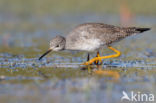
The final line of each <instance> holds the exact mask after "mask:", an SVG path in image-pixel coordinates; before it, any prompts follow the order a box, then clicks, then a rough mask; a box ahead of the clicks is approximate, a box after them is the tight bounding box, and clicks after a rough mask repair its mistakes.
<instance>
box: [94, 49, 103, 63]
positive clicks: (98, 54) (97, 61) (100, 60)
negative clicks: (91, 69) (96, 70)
mask: <svg viewBox="0 0 156 103" xmlns="http://www.w3.org/2000/svg"><path fill="white" fill-rule="evenodd" d="M96 57H100V53H99V51H98V52H97V55H96ZM99 62H100V63H102V59H99V60H96V61H95V62H94V63H95V64H98V63H99Z"/></svg>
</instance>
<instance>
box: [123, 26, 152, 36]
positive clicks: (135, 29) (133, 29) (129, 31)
mask: <svg viewBox="0 0 156 103" xmlns="http://www.w3.org/2000/svg"><path fill="white" fill-rule="evenodd" d="M148 30H150V28H138V27H127V28H125V29H124V31H125V32H126V33H127V35H132V34H134V33H143V32H145V31H148Z"/></svg>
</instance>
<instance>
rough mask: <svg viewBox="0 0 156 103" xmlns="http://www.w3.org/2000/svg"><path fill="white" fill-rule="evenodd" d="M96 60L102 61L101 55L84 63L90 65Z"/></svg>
mask: <svg viewBox="0 0 156 103" xmlns="http://www.w3.org/2000/svg"><path fill="white" fill-rule="evenodd" d="M95 61H102V59H101V57H95V58H93V59H91V60H89V61H87V62H84V63H83V64H82V65H90V64H92V63H94V62H95Z"/></svg>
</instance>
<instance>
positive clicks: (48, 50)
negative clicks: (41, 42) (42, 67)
mask: <svg viewBox="0 0 156 103" xmlns="http://www.w3.org/2000/svg"><path fill="white" fill-rule="evenodd" d="M51 51H52V50H51V49H49V50H48V51H46V52H45V53H44V54H43V55H42V56H41V57H40V58H39V59H38V60H41V59H42V58H43V57H44V56H45V55H47V54H48V53H50V52H51Z"/></svg>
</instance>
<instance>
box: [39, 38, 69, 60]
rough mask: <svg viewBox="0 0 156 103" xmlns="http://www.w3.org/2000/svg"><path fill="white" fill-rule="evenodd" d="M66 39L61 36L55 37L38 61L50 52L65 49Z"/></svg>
mask: <svg viewBox="0 0 156 103" xmlns="http://www.w3.org/2000/svg"><path fill="white" fill-rule="evenodd" d="M65 44H66V39H65V38H64V37H63V36H56V37H54V38H53V39H52V40H51V41H50V47H49V50H48V51H47V52H45V53H44V54H43V55H42V56H41V57H40V58H39V60H41V59H42V58H43V57H44V56H45V55H47V54H48V53H49V52H51V51H61V50H64V49H65Z"/></svg>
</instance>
